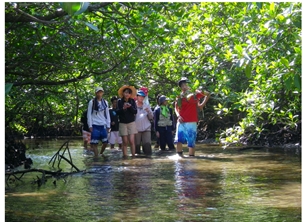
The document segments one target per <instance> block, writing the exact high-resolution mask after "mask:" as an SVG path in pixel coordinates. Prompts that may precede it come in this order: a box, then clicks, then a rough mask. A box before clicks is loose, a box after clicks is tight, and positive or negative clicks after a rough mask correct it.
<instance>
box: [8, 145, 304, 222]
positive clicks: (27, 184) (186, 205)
mask: <svg viewBox="0 0 304 222" xmlns="http://www.w3.org/2000/svg"><path fill="white" fill-rule="evenodd" d="M64 142H65V141H64V140H49V141H41V142H40V144H39V145H37V144H36V143H34V142H33V141H30V140H29V141H25V143H26V144H27V148H28V150H27V157H30V158H32V160H33V162H34V164H33V166H32V168H40V169H45V170H52V171H55V170H58V167H57V164H55V165H54V168H53V167H52V164H48V163H49V161H50V159H51V157H52V156H53V155H54V154H55V153H56V152H57V150H58V149H59V148H60V147H61V145H62V144H63V143H64ZM69 150H70V153H71V156H72V160H73V163H74V164H75V165H76V166H77V167H78V168H79V169H80V170H86V172H85V173H84V172H80V173H76V174H72V175H70V176H67V177H65V178H61V179H58V180H56V179H55V178H50V179H48V180H47V182H46V183H45V184H44V185H41V186H40V187H38V186H37V184H31V183H32V182H33V181H34V179H35V178H36V176H37V175H38V176H41V173H27V174H25V176H23V177H22V180H21V181H15V182H14V183H9V186H8V185H6V192H5V194H6V195H5V219H6V221H229V222H230V221H254V222H256V221H276V222H277V221H293V222H294V221H301V157H300V155H298V154H291V153H286V152H284V151H282V152H272V151H270V150H266V149H262V150H245V151H238V148H226V149H223V148H220V147H217V146H211V145H210V146H208V145H198V146H197V148H196V157H195V158H184V159H180V158H177V157H176V155H174V154H173V153H167V154H162V155H156V154H155V153H154V154H153V155H152V157H150V158H147V157H145V156H139V157H136V158H134V159H132V158H129V159H122V153H121V152H120V151H112V150H110V149H106V151H105V153H106V155H107V156H108V160H104V159H103V158H99V159H98V160H93V157H92V156H90V155H83V148H82V141H81V140H72V141H70V142H69ZM184 151H185V154H187V153H188V151H187V149H186V148H185V149H184ZM65 157H68V154H67V153H65ZM60 168H62V169H63V171H65V172H71V170H74V169H71V166H70V165H69V164H68V163H66V162H65V161H64V160H62V162H61V163H60ZM20 169H22V168H20ZM54 181H56V185H55V184H54V183H53V182H54Z"/></svg>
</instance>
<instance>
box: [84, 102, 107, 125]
mask: <svg viewBox="0 0 304 222" xmlns="http://www.w3.org/2000/svg"><path fill="white" fill-rule="evenodd" d="M105 103H106V105H107V106H106V107H105V108H101V107H102V105H101V101H98V110H93V111H92V109H93V99H92V100H90V102H89V105H88V114H87V117H88V125H89V128H91V127H92V126H93V125H97V126H106V127H107V128H110V127H111V119H110V113H109V106H108V102H107V101H105Z"/></svg>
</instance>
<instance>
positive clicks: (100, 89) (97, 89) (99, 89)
mask: <svg viewBox="0 0 304 222" xmlns="http://www.w3.org/2000/svg"><path fill="white" fill-rule="evenodd" d="M98 91H103V92H104V90H103V88H101V87H97V88H96V89H95V93H97V92H98Z"/></svg>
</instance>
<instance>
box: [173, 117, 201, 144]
mask: <svg viewBox="0 0 304 222" xmlns="http://www.w3.org/2000/svg"><path fill="white" fill-rule="evenodd" d="M196 133H197V124H196V122H189V123H188V122H187V123H180V122H178V123H177V125H176V134H175V138H174V143H175V144H176V143H186V142H187V143H188V147H189V148H194V147H195V141H196Z"/></svg>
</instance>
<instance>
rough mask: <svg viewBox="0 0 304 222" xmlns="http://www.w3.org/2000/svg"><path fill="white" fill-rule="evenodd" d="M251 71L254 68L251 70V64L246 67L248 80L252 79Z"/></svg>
mask: <svg viewBox="0 0 304 222" xmlns="http://www.w3.org/2000/svg"><path fill="white" fill-rule="evenodd" d="M251 70H252V68H251V63H248V64H247V65H246V69H245V74H246V76H247V78H250V77H251Z"/></svg>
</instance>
